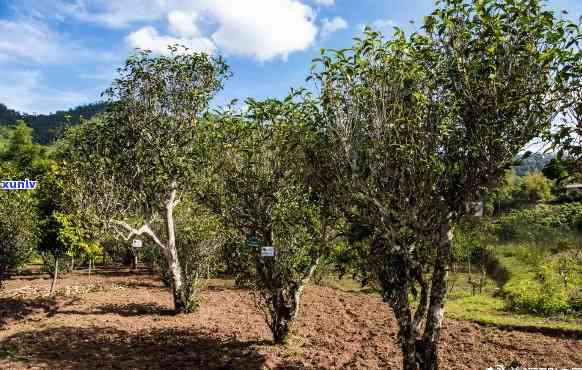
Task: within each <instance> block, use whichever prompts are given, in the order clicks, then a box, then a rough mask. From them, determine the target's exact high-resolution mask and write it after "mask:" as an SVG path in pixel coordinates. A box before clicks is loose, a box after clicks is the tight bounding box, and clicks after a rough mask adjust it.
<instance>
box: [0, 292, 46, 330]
mask: <svg viewBox="0 0 582 370" xmlns="http://www.w3.org/2000/svg"><path fill="white" fill-rule="evenodd" d="M56 305H57V301H56V300H55V299H54V298H52V297H37V298H18V299H17V298H0V329H2V328H3V327H4V326H6V325H7V324H8V322H9V321H12V320H23V319H25V318H26V317H28V316H30V315H32V314H34V313H38V312H45V313H48V312H51V311H52V310H54V309H55V307H56Z"/></svg>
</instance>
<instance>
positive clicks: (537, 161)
mask: <svg viewBox="0 0 582 370" xmlns="http://www.w3.org/2000/svg"><path fill="white" fill-rule="evenodd" d="M552 158H554V156H553V155H551V154H540V153H533V154H532V155H530V156H529V157H527V158H525V159H521V157H520V156H518V157H517V158H516V162H517V164H516V165H515V166H514V167H513V168H514V169H515V173H516V174H517V175H518V176H525V175H527V173H528V172H533V171H541V170H542V169H543V168H544V166H545V165H546V164H547V163H548V162H549V161H551V160H552Z"/></svg>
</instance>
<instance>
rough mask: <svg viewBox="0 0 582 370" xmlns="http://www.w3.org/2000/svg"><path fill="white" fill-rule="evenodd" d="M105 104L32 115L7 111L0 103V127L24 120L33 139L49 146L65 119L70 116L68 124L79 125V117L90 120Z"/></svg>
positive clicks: (57, 134)
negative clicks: (31, 129)
mask: <svg viewBox="0 0 582 370" xmlns="http://www.w3.org/2000/svg"><path fill="white" fill-rule="evenodd" d="M106 106H107V104H106V103H103V102H99V103H93V104H87V105H81V106H79V107H76V108H72V109H69V110H67V111H57V112H55V113H51V114H38V115H32V114H27V113H21V112H18V111H15V110H13V109H9V108H8V107H6V106H5V105H4V104H2V103H0V126H3V125H12V124H14V123H16V121H18V120H24V121H26V122H27V123H28V125H29V126H30V127H32V128H33V129H34V131H33V139H34V141H35V142H36V143H39V144H49V143H51V142H53V141H54V140H55V139H56V138H58V137H59V135H60V134H61V133H62V130H63V126H64V124H65V122H66V120H65V117H66V116H67V115H68V116H70V123H71V124H77V123H79V120H80V117H84V118H91V117H93V116H94V115H96V114H99V113H101V112H103V111H104V110H105V108H106Z"/></svg>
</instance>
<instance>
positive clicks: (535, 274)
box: [497, 244, 582, 315]
mask: <svg viewBox="0 0 582 370" xmlns="http://www.w3.org/2000/svg"><path fill="white" fill-rule="evenodd" d="M497 253H498V255H499V256H500V257H499V261H500V263H501V264H502V265H503V266H504V267H505V268H506V269H507V270H508V271H509V273H510V279H509V280H508V281H507V283H506V284H505V285H504V286H503V293H504V294H505V297H506V299H507V304H508V307H509V308H510V309H511V310H514V311H524V312H530V313H537V314H543V315H551V314H561V313H570V312H574V311H580V310H581V308H582V299H581V298H582V294H581V289H582V254H581V253H580V252H579V251H577V250H570V251H567V252H562V253H559V254H554V255H552V254H551V253H550V252H549V250H548V249H547V248H544V247H543V246H539V245H538V246H535V245H526V244H517V245H515V244H508V245H505V246H503V247H499V248H497Z"/></svg>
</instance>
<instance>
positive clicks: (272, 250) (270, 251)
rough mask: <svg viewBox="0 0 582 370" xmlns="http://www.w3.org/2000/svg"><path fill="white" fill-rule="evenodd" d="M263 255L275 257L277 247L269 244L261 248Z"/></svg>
mask: <svg viewBox="0 0 582 370" xmlns="http://www.w3.org/2000/svg"><path fill="white" fill-rule="evenodd" d="M261 257H275V247H273V246H267V247H263V248H261Z"/></svg>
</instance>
